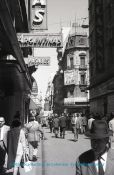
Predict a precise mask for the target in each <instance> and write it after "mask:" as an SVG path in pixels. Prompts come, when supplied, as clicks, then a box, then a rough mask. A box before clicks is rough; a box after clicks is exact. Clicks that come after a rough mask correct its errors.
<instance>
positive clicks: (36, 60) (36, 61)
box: [26, 57, 50, 67]
mask: <svg viewBox="0 0 114 175" xmlns="http://www.w3.org/2000/svg"><path fill="white" fill-rule="evenodd" d="M26 60H27V62H26V64H27V65H28V66H29V67H30V66H35V67H38V66H39V65H42V66H49V65H50V57H29V58H27V59H26Z"/></svg>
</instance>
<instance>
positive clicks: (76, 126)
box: [71, 113, 79, 142]
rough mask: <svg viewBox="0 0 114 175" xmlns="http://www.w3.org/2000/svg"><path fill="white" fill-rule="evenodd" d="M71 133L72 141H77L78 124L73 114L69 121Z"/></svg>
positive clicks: (75, 115)
mask: <svg viewBox="0 0 114 175" xmlns="http://www.w3.org/2000/svg"><path fill="white" fill-rule="evenodd" d="M71 125H72V131H73V133H74V141H75V142H76V141H77V140H78V130H79V122H78V117H77V114H76V113H74V114H73V116H72V119H71Z"/></svg>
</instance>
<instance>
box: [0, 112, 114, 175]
mask: <svg viewBox="0 0 114 175" xmlns="http://www.w3.org/2000/svg"><path fill="white" fill-rule="evenodd" d="M20 118H21V117H20V114H19V113H17V114H16V115H15V116H14V119H13V121H12V123H11V126H7V125H6V124H5V118H4V117H3V116H0V173H1V175H2V174H4V173H6V174H7V173H9V172H12V173H13V175H17V174H18V172H19V167H20V166H22V167H23V166H24V163H25V162H26V161H27V160H28V161H37V159H38V149H39V143H40V140H41V139H43V138H44V131H43V123H42V122H41V121H38V120H36V118H37V117H36V116H34V115H33V114H32V113H31V115H30V121H29V122H28V123H25V124H24V125H22V123H21V119H20ZM47 120H48V126H49V128H50V133H54V134H55V137H56V138H58V137H60V138H62V139H65V136H66V134H67V133H66V130H71V131H72V133H73V139H74V141H75V142H77V141H78V139H79V138H78V135H79V134H85V136H87V137H88V138H90V142H91V147H92V149H91V150H89V151H87V152H85V153H82V154H81V155H80V156H79V157H78V158H77V161H76V175H87V174H88V175H92V173H91V172H92V171H96V174H97V173H99V175H104V173H105V172H107V169H108V171H109V172H110V173H108V174H106V175H112V174H113V173H114V169H113V167H114V166H113V164H114V113H111V115H110V116H108V117H106V116H101V115H99V114H98V113H97V114H93V113H91V114H90V115H89V117H88V116H86V115H85V114H82V113H73V114H72V115H68V114H65V113H62V114H61V115H58V114H51V115H50V116H49V117H48V119H47ZM100 159H101V161H100ZM107 162H108V163H107ZM99 165H100V166H99ZM101 165H104V166H103V167H102V166H101ZM95 167H96V168H95ZM101 167H102V168H101ZM101 169H102V170H101ZM97 175H98V174H97Z"/></svg>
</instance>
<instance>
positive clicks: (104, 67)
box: [89, 0, 114, 114]
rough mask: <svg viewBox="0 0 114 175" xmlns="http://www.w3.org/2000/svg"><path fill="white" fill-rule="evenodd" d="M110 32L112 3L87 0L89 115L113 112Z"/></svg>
mask: <svg viewBox="0 0 114 175" xmlns="http://www.w3.org/2000/svg"><path fill="white" fill-rule="evenodd" d="M113 31H114V2H113V0H89V46H90V110H91V112H98V113H103V114H106V113H110V112H112V111H113V112H114V107H113V103H114V32H113Z"/></svg>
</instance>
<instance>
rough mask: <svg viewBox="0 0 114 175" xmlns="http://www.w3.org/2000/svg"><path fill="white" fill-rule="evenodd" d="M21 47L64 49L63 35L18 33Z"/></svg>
mask: <svg viewBox="0 0 114 175" xmlns="http://www.w3.org/2000/svg"><path fill="white" fill-rule="evenodd" d="M17 37H18V41H19V44H20V47H36V48H48V47H50V48H52V47H53V48H57V47H62V34H50V33H18V34H17Z"/></svg>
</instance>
